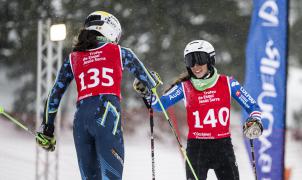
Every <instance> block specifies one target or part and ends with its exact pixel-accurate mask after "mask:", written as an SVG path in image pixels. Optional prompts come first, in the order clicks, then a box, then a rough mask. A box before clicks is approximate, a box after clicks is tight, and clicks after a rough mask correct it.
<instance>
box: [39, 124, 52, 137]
mask: <svg viewBox="0 0 302 180" xmlns="http://www.w3.org/2000/svg"><path fill="white" fill-rule="evenodd" d="M42 127H43V134H44V135H46V136H49V137H53V133H54V131H55V126H54V125H53V124H43V125H42Z"/></svg>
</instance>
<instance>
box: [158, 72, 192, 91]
mask: <svg viewBox="0 0 302 180" xmlns="http://www.w3.org/2000/svg"><path fill="white" fill-rule="evenodd" d="M190 78H191V76H190V74H189V73H188V72H183V73H181V74H180V75H179V76H178V77H177V79H176V80H175V81H174V82H173V83H172V84H171V86H169V87H168V88H167V89H166V90H165V91H164V93H166V92H168V91H169V90H170V89H172V88H173V87H174V86H175V85H176V84H178V83H180V82H183V81H187V80H189V79H190Z"/></svg>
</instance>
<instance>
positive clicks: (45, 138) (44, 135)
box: [36, 124, 56, 151]
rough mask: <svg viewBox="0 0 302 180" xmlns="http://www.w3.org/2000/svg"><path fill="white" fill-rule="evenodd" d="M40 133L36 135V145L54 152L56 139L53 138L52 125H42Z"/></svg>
mask: <svg viewBox="0 0 302 180" xmlns="http://www.w3.org/2000/svg"><path fill="white" fill-rule="evenodd" d="M41 129H42V132H37V133H36V142H37V144H38V145H39V146H40V147H42V148H43V149H45V150H47V151H54V150H55V147H56V138H55V137H54V135H53V133H54V125H52V124H42V125H41Z"/></svg>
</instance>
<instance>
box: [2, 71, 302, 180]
mask: <svg viewBox="0 0 302 180" xmlns="http://www.w3.org/2000/svg"><path fill="white" fill-rule="evenodd" d="M0 87H1V94H0V103H1V104H0V105H2V106H4V107H5V109H6V110H8V111H10V110H11V108H12V106H11V105H12V101H13V99H12V98H11V97H12V93H13V92H14V89H12V87H16V86H15V84H14V82H8V81H7V80H6V78H5V75H4V74H3V71H0ZM287 87H288V89H287V90H288V93H287V126H288V127H289V128H288V131H287V137H286V150H285V166H286V168H290V169H291V179H290V180H301V179H302V168H301V165H302V156H301V154H300V153H301V150H302V143H301V141H296V140H294V138H293V135H292V132H291V129H292V128H291V127H295V124H294V121H293V116H292V114H293V112H294V111H297V110H299V109H300V108H301V107H302V94H301V92H300V91H301V89H302V70H301V69H298V68H294V67H290V69H289V78H288V85H287ZM156 116H157V114H155V119H156ZM17 118H18V117H17ZM236 119H239V113H234V112H232V117H231V130H232V139H233V145H234V150H235V155H236V158H237V162H238V166H239V173H240V179H243V180H254V177H253V173H252V170H251V165H250V162H249V160H248V154H247V152H246V149H245V147H244V144H243V136H242V131H241V126H240V125H239V121H237V120H236ZM155 125H156V122H155ZM135 128H137V129H139V131H137V133H136V134H135V135H133V136H131V137H130V136H127V135H125V165H124V174H123V179H124V180H145V179H146V180H148V179H151V153H150V138H149V123H144V124H143V126H139V127H135ZM155 128H156V127H155ZM157 130H158V129H155V135H156V134H157V135H158V134H159V133H160V132H159V131H157ZM166 134H167V133H166ZM182 144H183V145H184V146H185V144H186V142H184V141H183V142H182ZM58 149H59V152H60V155H59V157H60V160H59V180H66V179H73V180H80V179H81V178H80V173H79V170H78V166H77V160H76V154H75V148H74V144H73V139H72V132H71V131H68V130H66V129H63V131H62V134H61V139H60V142H59V148H58ZM35 155H36V146H35V141H34V139H33V137H32V136H31V135H29V134H27V133H26V132H25V131H20V130H17V129H16V127H15V126H14V124H12V123H11V122H9V121H7V120H5V119H4V118H3V117H1V116H0V180H19V179H22V180H34V179H35V160H36V159H35ZM155 174H156V179H157V180H167V179H173V180H183V179H185V166H184V160H183V158H182V155H181V153H180V151H179V149H178V146H177V143H176V140H175V138H174V136H173V134H172V132H170V133H168V135H167V137H166V136H165V137H164V139H163V140H161V141H159V140H158V139H155ZM215 179H216V176H215V174H214V172H213V171H212V170H210V171H209V173H208V180H215Z"/></svg>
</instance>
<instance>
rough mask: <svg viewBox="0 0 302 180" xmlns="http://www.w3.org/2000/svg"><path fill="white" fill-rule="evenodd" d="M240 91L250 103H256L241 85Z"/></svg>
mask: <svg viewBox="0 0 302 180" xmlns="http://www.w3.org/2000/svg"><path fill="white" fill-rule="evenodd" d="M240 91H241V92H242V94H243V95H244V96H245V97H246V98H247V99H248V100H249V101H250V102H251V103H252V104H255V103H256V101H255V100H254V99H253V98H252V96H251V95H250V94H249V93H248V92H246V90H245V89H243V87H240Z"/></svg>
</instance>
